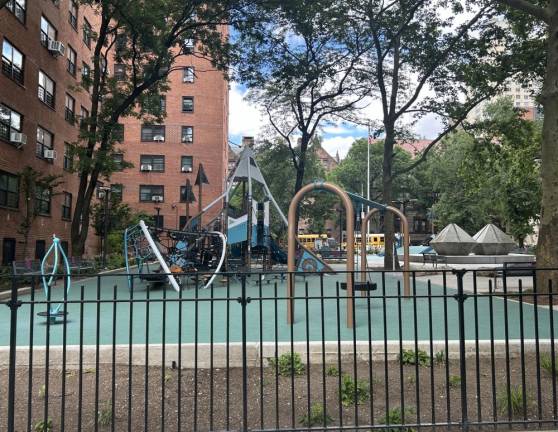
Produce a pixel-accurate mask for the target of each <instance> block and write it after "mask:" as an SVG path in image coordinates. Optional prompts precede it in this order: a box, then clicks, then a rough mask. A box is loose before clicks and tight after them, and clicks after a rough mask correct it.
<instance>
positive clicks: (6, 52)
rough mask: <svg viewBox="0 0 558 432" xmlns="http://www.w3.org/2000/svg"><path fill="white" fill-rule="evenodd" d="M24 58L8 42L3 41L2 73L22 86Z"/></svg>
mask: <svg viewBox="0 0 558 432" xmlns="http://www.w3.org/2000/svg"><path fill="white" fill-rule="evenodd" d="M23 59H24V56H23V54H22V53H21V51H19V50H18V49H17V48H15V47H14V46H13V45H12V44H11V43H10V42H8V41H7V40H6V39H4V42H3V44H2V73H3V74H4V75H6V76H7V77H8V78H10V79H12V80H14V81H15V82H16V83H18V84H23Z"/></svg>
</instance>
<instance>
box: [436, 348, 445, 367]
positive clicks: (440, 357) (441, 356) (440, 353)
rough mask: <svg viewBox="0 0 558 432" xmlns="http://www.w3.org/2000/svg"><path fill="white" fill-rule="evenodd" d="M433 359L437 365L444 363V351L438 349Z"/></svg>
mask: <svg viewBox="0 0 558 432" xmlns="http://www.w3.org/2000/svg"><path fill="white" fill-rule="evenodd" d="M434 361H435V362H436V364H438V365H441V364H444V363H445V362H446V353H445V352H444V351H438V352H437V353H436V354H434Z"/></svg>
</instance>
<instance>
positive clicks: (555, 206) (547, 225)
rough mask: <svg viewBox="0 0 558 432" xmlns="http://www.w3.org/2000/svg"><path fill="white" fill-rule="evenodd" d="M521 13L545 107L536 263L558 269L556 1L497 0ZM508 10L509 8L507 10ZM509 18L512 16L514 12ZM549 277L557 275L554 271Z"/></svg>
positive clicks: (522, 32)
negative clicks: (536, 57)
mask: <svg viewBox="0 0 558 432" xmlns="http://www.w3.org/2000/svg"><path fill="white" fill-rule="evenodd" d="M495 3H499V4H503V5H507V6H509V8H510V9H509V10H511V11H515V12H517V13H518V15H520V21H519V23H517V21H516V24H517V25H516V27H515V30H516V33H519V35H520V36H525V35H527V36H530V37H531V38H533V39H535V40H537V41H539V42H541V43H542V47H541V48H542V49H541V50H540V51H542V53H544V54H543V56H542V57H543V59H544V60H546V62H545V69H544V81H543V86H542V91H541V93H540V95H539V97H538V101H539V102H540V104H541V105H542V106H543V108H544V122H543V132H542V144H541V154H540V156H541V180H542V184H541V189H542V205H541V219H540V229H539V240H538V244H537V266H538V267H541V268H554V269H556V268H558V230H556V226H558V186H557V184H558V147H557V146H556V142H557V140H558V49H557V47H558V1H556V0H550V1H548V2H531V1H527V0H499V1H496V2H495ZM509 10H508V11H509ZM509 15H511V19H513V18H514V16H513V14H511V13H510V14H509ZM552 276H557V275H556V274H554V275H552Z"/></svg>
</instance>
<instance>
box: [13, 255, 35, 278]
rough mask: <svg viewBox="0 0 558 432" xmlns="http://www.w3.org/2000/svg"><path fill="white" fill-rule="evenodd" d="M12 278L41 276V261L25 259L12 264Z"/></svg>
mask: <svg viewBox="0 0 558 432" xmlns="http://www.w3.org/2000/svg"><path fill="white" fill-rule="evenodd" d="M12 272H13V274H14V276H36V275H40V274H41V261H40V260H31V259H26V260H23V261H13V262H12Z"/></svg>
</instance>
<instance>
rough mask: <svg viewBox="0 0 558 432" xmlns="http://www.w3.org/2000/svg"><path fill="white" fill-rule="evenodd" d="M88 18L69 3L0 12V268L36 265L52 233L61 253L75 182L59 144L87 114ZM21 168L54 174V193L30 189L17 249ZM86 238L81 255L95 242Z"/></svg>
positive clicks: (23, 4)
mask: <svg viewBox="0 0 558 432" xmlns="http://www.w3.org/2000/svg"><path fill="white" fill-rule="evenodd" d="M95 22H96V18H95V16H94V15H93V14H92V13H90V11H87V10H85V9H84V8H78V5H77V3H76V2H74V1H71V0H61V1H57V2H53V1H46V0H45V1H26V0H11V1H9V2H8V4H7V5H6V7H4V8H2V9H0V44H1V45H2V71H1V73H0V241H1V244H2V250H1V254H0V260H1V263H2V264H4V265H5V264H9V263H10V262H11V261H12V260H13V259H23V258H24V257H25V258H34V257H35V258H40V257H41V256H42V255H43V254H44V251H45V248H46V247H47V246H48V245H49V243H50V239H51V237H52V234H56V235H57V236H58V237H59V238H60V239H61V240H62V241H63V245H64V246H65V247H68V244H69V240H70V224H71V216H72V211H73V208H74V205H75V200H76V192H77V187H78V180H79V179H78V177H77V175H76V174H71V173H70V172H68V169H69V168H70V166H71V163H72V161H71V160H70V158H69V154H68V146H67V143H70V142H75V141H76V139H77V136H78V124H79V117H80V116H86V115H88V113H89V108H90V105H91V102H90V98H89V94H88V93H87V92H85V91H81V92H78V91H76V88H77V87H78V84H79V81H80V77H81V74H82V73H87V65H88V64H89V63H90V58H91V48H92V46H93V42H92V41H91V33H90V31H89V32H88V30H87V29H91V28H92V27H93V26H94V25H95ZM25 167H30V168H31V169H32V170H33V171H34V172H37V173H41V174H43V175H45V174H52V175H59V176H61V177H60V181H61V182H62V183H61V185H60V186H59V187H57V188H56V189H55V190H54V193H52V191H49V190H40V189H39V190H37V191H36V199H35V204H36V205H35V207H36V214H37V216H36V218H35V219H34V220H33V223H32V225H31V227H30V230H29V237H28V240H29V241H28V245H27V250H26V251H25V250H24V246H25V245H24V236H23V234H22V233H21V231H22V222H23V220H24V215H25V214H27V207H26V199H25V193H24V187H23V181H22V180H21V179H20V178H19V174H20V173H21V172H22V170H23V169H24V168H25ZM94 237H95V236H94V235H91V239H89V241H88V248H87V249H88V252H89V253H92V252H93V248H94V247H95V245H96V239H95V238H94Z"/></svg>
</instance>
